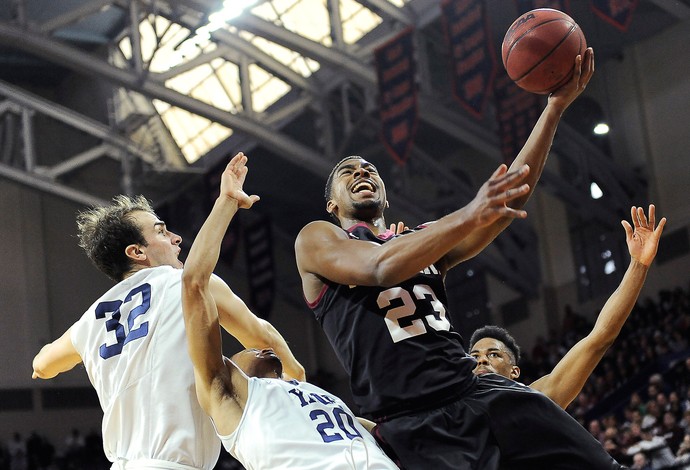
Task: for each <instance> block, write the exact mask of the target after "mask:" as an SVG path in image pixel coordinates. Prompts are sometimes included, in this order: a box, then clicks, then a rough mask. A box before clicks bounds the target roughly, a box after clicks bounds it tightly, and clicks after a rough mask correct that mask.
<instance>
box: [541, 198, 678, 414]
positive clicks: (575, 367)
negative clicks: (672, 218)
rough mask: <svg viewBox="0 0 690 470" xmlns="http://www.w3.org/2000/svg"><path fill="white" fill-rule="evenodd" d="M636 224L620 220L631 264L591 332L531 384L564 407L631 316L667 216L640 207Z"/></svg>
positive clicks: (635, 214)
mask: <svg viewBox="0 0 690 470" xmlns="http://www.w3.org/2000/svg"><path fill="white" fill-rule="evenodd" d="M630 212H631V219H632V223H633V225H632V226H631V225H630V223H628V222H627V221H625V220H623V221H621V223H622V225H623V227H624V229H625V239H626V242H627V245H628V251H629V253H630V264H629V266H628V269H627V270H626V272H625V275H624V276H623V280H622V281H621V283H620V285H619V286H618V288H617V289H616V290H615V292H614V293H613V294H612V295H611V297H609V299H608V300H607V301H606V304H605V305H604V307H603V308H602V309H601V312H600V313H599V317H598V318H597V321H596V323H595V325H594V328H593V329H592V331H591V332H590V333H589V335H587V336H586V337H585V338H583V339H582V340H580V341H579V342H578V343H577V344H576V345H575V346H573V347H572V349H570V351H568V352H567V353H566V355H565V356H564V357H563V358H562V359H561V360H560V361H559V363H558V364H556V367H555V368H554V369H553V371H552V372H551V373H550V374H548V375H545V376H544V377H542V378H540V379H539V380H537V381H536V382H534V383H533V384H531V385H530V386H531V387H532V388H534V389H536V390H539V391H541V392H543V393H544V394H545V395H547V396H548V397H549V398H551V399H552V400H553V401H555V402H556V403H557V404H559V405H560V406H561V407H563V408H565V407H567V406H568V405H569V404H570V402H572V401H573V400H574V399H575V397H576V396H577V394H578V393H580V390H582V387H583V386H584V384H585V382H586V381H587V378H588V377H589V376H590V374H591V373H592V371H593V370H594V368H595V367H596V366H597V364H599V361H600V360H601V358H602V357H603V356H604V353H605V352H606V351H607V350H608V348H609V347H610V346H611V344H613V342H614V341H615V339H616V338H617V337H618V334H619V333H620V331H621V328H623V324H624V323H625V321H626V320H627V319H628V316H629V315H630V312H631V311H632V309H633V307H634V306H635V302H637V298H638V296H639V294H640V291H641V290H642V286H643V284H644V281H645V278H646V277H647V271H648V270H649V266H650V265H651V264H652V261H653V260H654V257H655V256H656V252H657V248H658V246H659V239H660V238H661V233H662V232H663V230H664V225H666V218H662V219H661V220H660V221H659V225H656V220H655V219H656V209H655V207H654V205H650V206H649V217H647V216H646V215H645V213H644V209H643V208H641V207H635V206H633V207H632V209H631V211H630Z"/></svg>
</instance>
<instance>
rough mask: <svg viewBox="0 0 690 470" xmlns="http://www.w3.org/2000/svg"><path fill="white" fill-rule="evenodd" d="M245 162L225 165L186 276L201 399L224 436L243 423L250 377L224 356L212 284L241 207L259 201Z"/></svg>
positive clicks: (184, 288) (239, 156) (240, 159)
mask: <svg viewBox="0 0 690 470" xmlns="http://www.w3.org/2000/svg"><path fill="white" fill-rule="evenodd" d="M246 161H247V158H246V157H245V156H244V155H243V154H242V153H239V154H237V155H236V156H235V157H233V159H232V160H231V161H230V163H229V164H228V165H227V167H226V168H225V171H224V172H223V175H222V177H221V184H220V195H219V196H218V199H217V200H216V202H215V204H214V205H213V209H212V210H211V213H210V214H209V216H208V218H207V219H206V221H205V222H204V224H203V226H202V227H201V230H200V231H199V233H198V235H197V237H196V239H195V240H194V243H193V244H192V247H191V249H190V251H189V256H188V257H187V260H186V262H185V266H184V271H183V274H182V310H183V314H184V321H185V327H186V334H187V344H188V348H189V354H190V357H191V359H192V363H193V365H194V376H195V384H196V392H197V397H198V399H199V403H200V404H201V406H202V408H203V409H204V410H205V411H206V413H207V414H208V415H210V416H211V418H213V420H214V422H215V423H216V426H217V429H218V431H219V432H221V433H223V434H225V433H230V432H232V431H233V430H234V429H235V428H236V427H237V425H238V423H239V420H240V418H241V416H242V409H243V406H244V403H245V402H246V397H247V380H246V378H245V377H244V376H243V375H242V374H238V373H233V369H232V368H231V367H228V366H227V365H226V363H225V360H224V358H223V352H222V345H221V332H220V322H219V319H218V310H217V308H216V303H215V300H214V298H213V296H212V295H211V291H210V288H209V283H210V278H211V274H212V273H213V270H214V269H215V267H216V264H217V263H218V258H219V256H220V246H221V242H222V240H223V236H224V235H225V232H226V230H227V228H228V225H229V224H230V221H231V220H232V218H233V216H234V215H235V213H236V212H237V209H238V207H251V205H252V204H253V203H254V202H255V201H256V200H258V197H256V196H252V197H249V196H247V195H246V194H244V191H243V190H242V184H243V183H244V177H245V175H246V172H247V168H246V166H245V164H246Z"/></svg>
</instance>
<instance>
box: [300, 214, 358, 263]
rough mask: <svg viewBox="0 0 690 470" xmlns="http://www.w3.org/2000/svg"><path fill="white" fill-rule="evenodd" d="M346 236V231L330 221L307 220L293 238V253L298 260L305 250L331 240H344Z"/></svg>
mask: <svg viewBox="0 0 690 470" xmlns="http://www.w3.org/2000/svg"><path fill="white" fill-rule="evenodd" d="M347 238H348V236H347V233H346V232H345V231H344V230H343V229H341V228H340V227H338V226H337V225H335V224H332V223H331V222H327V221H325V220H315V221H313V222H309V223H308V224H307V225H305V226H304V227H303V228H302V230H300V232H299V234H297V239H296V240H295V253H296V255H297V258H298V261H299V258H300V256H302V254H303V253H304V252H305V251H306V252H312V251H313V250H314V249H318V248H319V247H320V246H321V245H323V244H324V243H328V242H329V241H331V240H338V239H340V240H345V239H347ZM317 244H318V245H317Z"/></svg>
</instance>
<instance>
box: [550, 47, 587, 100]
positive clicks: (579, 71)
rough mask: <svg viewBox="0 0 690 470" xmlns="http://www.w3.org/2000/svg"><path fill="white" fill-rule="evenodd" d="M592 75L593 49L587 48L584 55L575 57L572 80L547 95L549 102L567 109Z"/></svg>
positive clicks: (583, 89)
mask: <svg viewBox="0 0 690 470" xmlns="http://www.w3.org/2000/svg"><path fill="white" fill-rule="evenodd" d="M592 75H594V49H592V48H591V47H588V48H587V49H585V53H584V55H578V56H577V57H575V68H574V69H573V78H571V79H570V81H569V82H568V83H566V84H565V85H563V86H562V87H560V88H559V89H558V90H556V91H554V92H553V93H551V95H549V102H550V103H552V104H557V105H560V106H562V108H563V109H565V108H567V107H568V106H569V105H570V103H572V102H573V101H575V98H577V97H578V96H580V93H582V92H583V91H585V88H586V87H587V84H588V83H589V81H590V80H591V79H592Z"/></svg>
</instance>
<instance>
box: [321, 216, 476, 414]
mask: <svg viewBox="0 0 690 470" xmlns="http://www.w3.org/2000/svg"><path fill="white" fill-rule="evenodd" d="M422 228H423V226H420V227H418V228H417V229H415V230H419V229H422ZM347 232H348V234H349V236H350V238H354V239H358V240H365V241H370V242H374V243H378V244H383V243H386V242H387V241H389V240H391V239H392V238H393V237H394V235H393V233H392V232H386V233H385V234H383V235H382V236H381V237H380V238H379V237H376V236H375V235H374V234H373V233H372V232H371V230H370V229H369V228H368V227H367V226H366V225H365V224H358V225H355V226H354V227H351V228H350V229H349V230H348V231H347ZM402 236H404V235H402ZM325 282H326V286H325V287H324V289H323V291H322V292H321V294H320V295H319V298H318V299H317V300H315V301H314V302H313V303H311V304H309V306H310V308H311V309H312V310H313V311H314V314H315V315H316V319H317V320H318V321H319V322H320V324H321V326H322V327H323V330H324V331H325V333H326V336H327V337H328V339H329V341H330V342H331V345H332V346H333V348H334V349H335V352H336V354H337V356H338V358H339V359H340V362H341V363H342V365H343V366H344V367H345V369H346V370H347V372H348V374H349V376H350V386H351V390H352V394H353V398H354V400H355V403H356V404H357V406H359V407H360V410H361V412H362V413H363V414H367V415H370V416H374V417H384V416H386V415H395V414H397V413H400V412H403V413H404V411H405V410H408V411H412V410H415V409H419V408H424V407H426V406H434V404H438V403H437V402H438V399H439V397H444V396H448V395H452V396H458V394H462V393H463V392H464V391H465V390H467V389H468V388H469V387H470V386H471V384H472V382H473V381H474V380H476V379H475V377H474V375H473V374H472V369H473V368H474V366H475V362H474V359H472V358H471V357H469V356H468V355H467V354H466V352H465V350H464V348H463V346H462V344H461V341H462V339H461V337H460V335H459V334H458V333H457V332H455V331H454V330H453V327H452V326H451V323H450V317H449V315H448V312H447V310H446V305H447V300H446V293H445V288H444V284H443V278H442V276H441V274H440V273H439V271H438V270H437V269H436V268H435V267H434V266H433V265H432V266H429V267H428V268H426V269H424V270H422V271H421V272H419V273H418V274H417V275H415V276H414V277H412V278H411V279H408V280H407V281H404V282H402V283H400V284H399V285H397V286H394V287H369V286H346V285H341V284H336V283H333V282H330V281H328V280H325ZM434 402H436V403H434Z"/></svg>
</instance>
